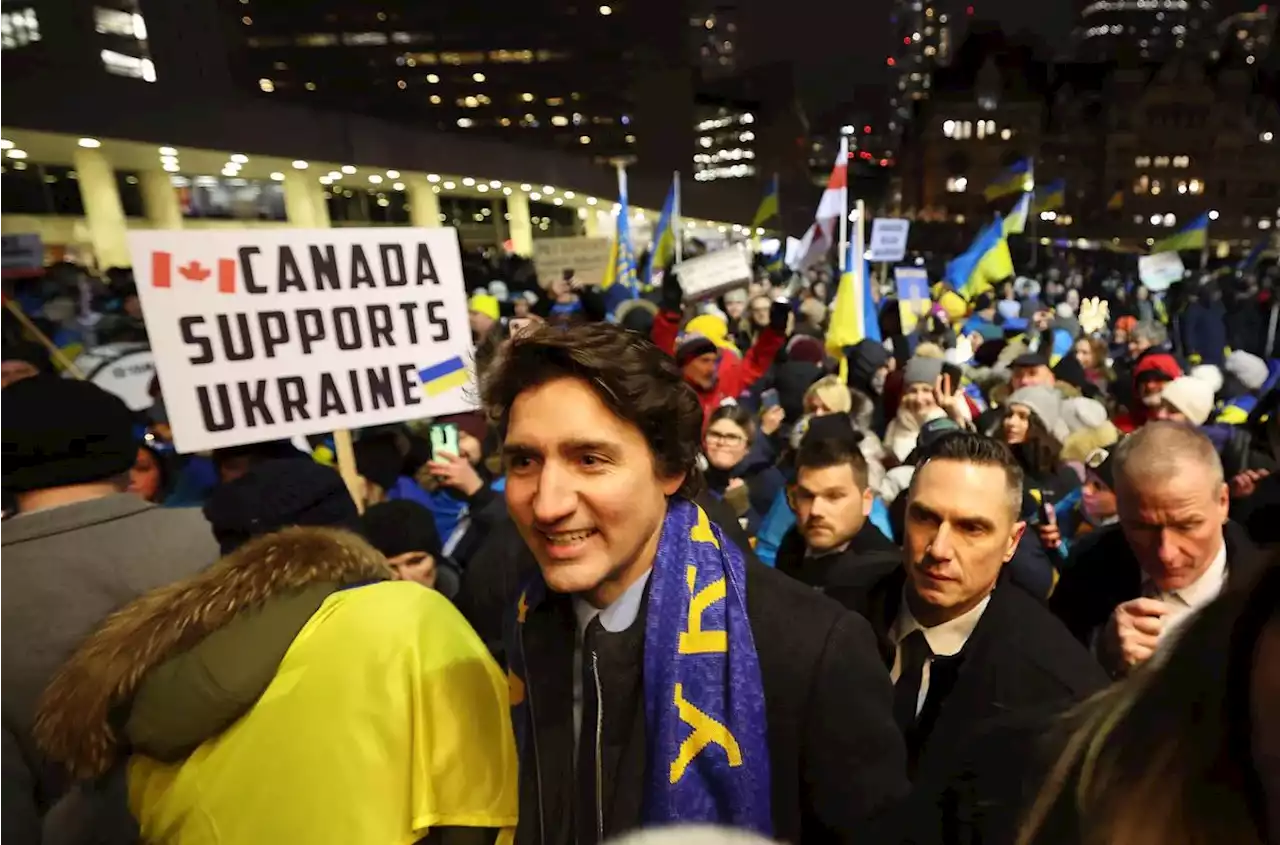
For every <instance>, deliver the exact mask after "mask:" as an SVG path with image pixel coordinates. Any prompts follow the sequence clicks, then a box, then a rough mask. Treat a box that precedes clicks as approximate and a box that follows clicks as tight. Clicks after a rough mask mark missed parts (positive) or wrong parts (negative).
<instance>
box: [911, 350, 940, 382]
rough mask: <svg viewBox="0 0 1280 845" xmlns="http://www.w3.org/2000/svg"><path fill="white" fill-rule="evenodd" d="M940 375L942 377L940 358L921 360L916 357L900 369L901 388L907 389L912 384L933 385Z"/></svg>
mask: <svg viewBox="0 0 1280 845" xmlns="http://www.w3.org/2000/svg"><path fill="white" fill-rule="evenodd" d="M940 375H942V359H941V358H921V357H920V356H919V355H916V356H915V357H913V358H912V359H911V360H910V361H908V362H907V366H905V367H903V369H902V386H903V387H909V386H910V385H913V384H928V385H933V384H936V383H937V381H938V376H940Z"/></svg>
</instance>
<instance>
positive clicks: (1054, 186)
mask: <svg viewBox="0 0 1280 845" xmlns="http://www.w3.org/2000/svg"><path fill="white" fill-rule="evenodd" d="M1066 204H1067V181H1066V180H1065V179H1055V180H1054V181H1052V182H1050V183H1049V184H1048V185H1045V186H1044V187H1042V188H1039V189H1037V190H1036V203H1035V206H1034V207H1033V208H1032V211H1033V212H1034V213H1036V214H1039V213H1040V212H1042V211H1054V210H1056V209H1059V208H1062V207H1063V206H1064V205H1066Z"/></svg>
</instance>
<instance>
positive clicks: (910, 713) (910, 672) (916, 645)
mask: <svg viewBox="0 0 1280 845" xmlns="http://www.w3.org/2000/svg"><path fill="white" fill-rule="evenodd" d="M898 652H899V653H900V654H901V655H902V660H901V671H900V672H899V673H898V683H896V684H895V685H894V687H893V718H894V719H895V720H896V721H897V723H898V727H899V728H900V729H901V730H902V733H903V735H904V736H905V735H909V734H911V733H912V732H913V731H914V730H915V726H916V704H917V702H918V701H919V700H920V683H921V680H922V679H923V677H924V664H925V661H927V660H928V659H929V658H930V657H932V656H933V651H932V650H931V649H930V648H929V643H928V642H927V641H926V640H925V638H924V631H921V630H920V629H919V628H917V629H916V630H914V631H912V632H911V633H910V634H907V636H906V637H904V638H903V640H902V642H901V643H899V644H898ZM584 724H585V719H584Z"/></svg>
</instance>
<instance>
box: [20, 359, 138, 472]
mask: <svg viewBox="0 0 1280 845" xmlns="http://www.w3.org/2000/svg"><path fill="white" fill-rule="evenodd" d="M3 440H4V465H3V472H4V488H5V489H6V490H8V491H10V492H12V493H25V492H28V491H30V490H45V489H48V488H51V487H66V486H69V485H72V484H87V483H90V482H94V481H104V480H106V479H109V478H112V477H115V476H118V475H122V474H123V473H125V472H128V470H129V468H130V467H132V466H133V463H134V460H135V459H136V458H137V456H138V442H137V440H136V439H135V438H134V434H133V415H132V414H131V413H130V411H129V408H128V406H126V405H125V404H124V402H123V401H121V400H120V398H119V397H118V396H115V395H114V394H111V393H108V392H107V391H105V390H103V389H102V388H100V387H98V386H97V385H95V384H92V383H90V382H87V381H75V380H72V379H64V378H59V377H58V376H54V375H39V376H32V377H31V378H27V379H23V380H22V381H19V382H15V383H14V384H11V385H10V386H9V387H7V388H5V391H4V424H3Z"/></svg>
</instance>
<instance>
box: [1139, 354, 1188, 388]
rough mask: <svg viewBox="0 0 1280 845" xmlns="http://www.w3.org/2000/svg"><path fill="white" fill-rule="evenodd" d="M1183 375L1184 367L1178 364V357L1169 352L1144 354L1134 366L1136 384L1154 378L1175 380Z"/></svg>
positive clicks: (1157, 379)
mask: <svg viewBox="0 0 1280 845" xmlns="http://www.w3.org/2000/svg"><path fill="white" fill-rule="evenodd" d="M1181 376H1182V367H1180V366H1178V361H1177V359H1176V358H1174V357H1173V356H1172V355H1170V354H1169V353H1167V352H1156V353H1155V354H1153V355H1143V356H1142V358H1141V359H1139V361H1138V363H1137V365H1136V366H1135V367H1134V368H1133V383H1134V384H1135V385H1139V384H1142V383H1143V382H1146V381H1152V380H1156V381H1173V380H1174V379H1176V378H1179V377H1181Z"/></svg>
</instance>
